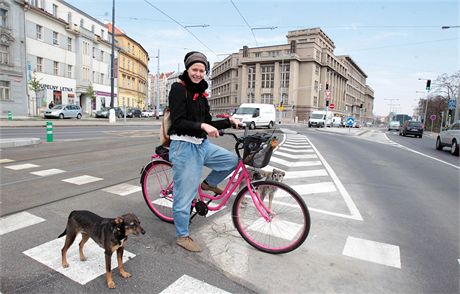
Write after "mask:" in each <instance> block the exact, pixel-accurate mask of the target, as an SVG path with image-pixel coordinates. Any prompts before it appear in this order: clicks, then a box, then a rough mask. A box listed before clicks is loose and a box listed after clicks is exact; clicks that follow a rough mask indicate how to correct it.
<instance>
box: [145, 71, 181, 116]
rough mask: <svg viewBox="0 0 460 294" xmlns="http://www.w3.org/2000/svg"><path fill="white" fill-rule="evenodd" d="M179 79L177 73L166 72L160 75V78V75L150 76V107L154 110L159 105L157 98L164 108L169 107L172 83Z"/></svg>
mask: <svg viewBox="0 0 460 294" xmlns="http://www.w3.org/2000/svg"><path fill="white" fill-rule="evenodd" d="M177 78H178V74H177V73H175V72H173V71H172V72H166V73H160V77H159V78H158V75H152V74H149V80H150V89H149V97H150V99H149V101H150V104H149V105H150V107H151V108H152V109H154V108H155V107H156V105H157V97H159V99H160V106H161V107H164V106H165V105H168V97H169V90H170V89H171V85H172V83H169V82H170V81H174V82H175V81H176V80H177Z"/></svg>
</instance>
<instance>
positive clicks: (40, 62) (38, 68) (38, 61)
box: [37, 57, 43, 72]
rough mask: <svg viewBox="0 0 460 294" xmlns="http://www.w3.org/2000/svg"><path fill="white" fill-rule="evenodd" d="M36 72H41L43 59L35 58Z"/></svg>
mask: <svg viewBox="0 0 460 294" xmlns="http://www.w3.org/2000/svg"><path fill="white" fill-rule="evenodd" d="M37 72H43V58H42V57H37Z"/></svg>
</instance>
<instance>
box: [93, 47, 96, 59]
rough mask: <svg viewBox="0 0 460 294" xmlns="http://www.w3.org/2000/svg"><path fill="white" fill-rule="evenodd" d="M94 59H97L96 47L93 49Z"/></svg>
mask: <svg viewBox="0 0 460 294" xmlns="http://www.w3.org/2000/svg"><path fill="white" fill-rule="evenodd" d="M93 58H96V47H93Z"/></svg>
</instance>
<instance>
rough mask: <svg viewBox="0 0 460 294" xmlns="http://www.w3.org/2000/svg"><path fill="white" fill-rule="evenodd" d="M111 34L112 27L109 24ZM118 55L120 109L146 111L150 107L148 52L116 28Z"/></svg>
mask: <svg viewBox="0 0 460 294" xmlns="http://www.w3.org/2000/svg"><path fill="white" fill-rule="evenodd" d="M107 27H108V29H109V32H112V25H111V24H107ZM115 40H116V41H117V46H118V48H119V50H120V52H119V54H118V73H117V77H118V97H119V98H118V107H123V106H125V107H127V108H128V107H135V108H140V109H144V108H145V107H146V106H147V105H148V101H147V100H148V81H147V79H148V73H149V70H148V62H149V55H148V53H147V51H145V49H144V48H143V47H142V46H141V45H140V44H139V43H137V42H136V41H135V40H133V39H131V38H130V37H128V36H127V35H126V34H125V33H124V32H123V31H121V30H119V29H118V28H115Z"/></svg>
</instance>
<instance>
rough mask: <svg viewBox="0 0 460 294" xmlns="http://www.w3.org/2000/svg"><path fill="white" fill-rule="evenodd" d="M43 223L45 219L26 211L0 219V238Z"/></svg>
mask: <svg viewBox="0 0 460 294" xmlns="http://www.w3.org/2000/svg"><path fill="white" fill-rule="evenodd" d="M44 221H45V219H43V218H41V217H38V216H35V215H33V214H31V213H28V212H26V211H23V212H19V213H16V214H12V215H9V216H5V217H2V218H0V236H1V235H3V234H6V233H9V232H12V231H16V230H19V229H22V228H25V227H28V226H32V225H35V224H38V223H41V222H44Z"/></svg>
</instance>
